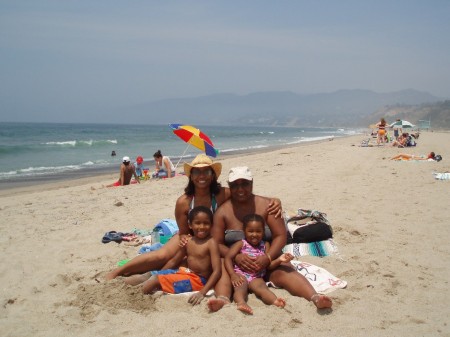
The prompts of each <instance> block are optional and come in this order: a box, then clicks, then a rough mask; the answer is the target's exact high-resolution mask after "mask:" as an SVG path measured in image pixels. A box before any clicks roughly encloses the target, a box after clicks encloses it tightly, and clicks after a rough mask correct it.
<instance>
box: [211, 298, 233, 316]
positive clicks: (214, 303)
mask: <svg viewBox="0 0 450 337" xmlns="http://www.w3.org/2000/svg"><path fill="white" fill-rule="evenodd" d="M226 304H230V300H229V299H228V297H225V296H218V297H217V298H210V299H209V300H208V302H207V305H208V308H209V311H212V312H216V311H219V310H220V309H222V308H223V307H224V306H225V305H226Z"/></svg>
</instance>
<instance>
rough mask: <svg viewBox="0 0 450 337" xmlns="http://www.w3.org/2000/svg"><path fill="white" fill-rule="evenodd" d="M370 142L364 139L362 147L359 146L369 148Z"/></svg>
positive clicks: (368, 139)
mask: <svg viewBox="0 0 450 337" xmlns="http://www.w3.org/2000/svg"><path fill="white" fill-rule="evenodd" d="M369 142H370V138H367V139H364V140H363V141H362V142H361V145H359V146H360V147H368V146H369Z"/></svg>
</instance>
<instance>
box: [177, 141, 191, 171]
mask: <svg viewBox="0 0 450 337" xmlns="http://www.w3.org/2000/svg"><path fill="white" fill-rule="evenodd" d="M188 148H189V144H188V145H187V146H186V149H185V150H184V152H183V154H182V155H181V157H180V159H178V162H177V164H176V165H175V171H176V170H177V167H178V164H179V163H180V161H181V159H183V157H184V154H185V153H186V151H187V149H188Z"/></svg>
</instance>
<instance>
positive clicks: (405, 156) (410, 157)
mask: <svg viewBox="0 0 450 337" xmlns="http://www.w3.org/2000/svg"><path fill="white" fill-rule="evenodd" d="M435 158H436V155H435V154H434V152H430V153H429V154H428V155H426V156H416V155H413V154H408V153H400V154H398V155H396V156H394V157H392V158H391V160H436V159H435Z"/></svg>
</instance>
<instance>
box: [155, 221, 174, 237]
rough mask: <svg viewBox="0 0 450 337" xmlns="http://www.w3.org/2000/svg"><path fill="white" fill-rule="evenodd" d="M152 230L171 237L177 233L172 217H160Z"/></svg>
mask: <svg viewBox="0 0 450 337" xmlns="http://www.w3.org/2000/svg"><path fill="white" fill-rule="evenodd" d="M153 230H154V231H159V234H160V235H164V236H166V237H172V236H173V235H175V234H176V233H178V225H177V222H176V221H175V220H172V219H162V220H161V221H160V222H159V223H158V224H157V225H156V226H155V227H154V228H153Z"/></svg>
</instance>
